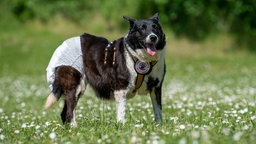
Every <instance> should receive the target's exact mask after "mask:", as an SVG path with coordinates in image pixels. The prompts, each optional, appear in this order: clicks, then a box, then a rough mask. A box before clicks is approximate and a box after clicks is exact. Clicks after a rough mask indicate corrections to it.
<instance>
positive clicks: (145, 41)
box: [124, 13, 166, 62]
mask: <svg viewBox="0 0 256 144" xmlns="http://www.w3.org/2000/svg"><path fill="white" fill-rule="evenodd" d="M124 19H125V20H127V21H129V23H130V31H129V33H128V34H127V35H126V36H125V43H126V45H127V47H128V50H129V51H130V53H131V54H132V55H133V56H135V57H137V58H138V59H139V60H140V61H147V62H149V61H157V60H158V59H159V57H160V56H161V53H162V51H163V49H164V46H165V43H166V42H165V34H164V32H163V31H162V28H161V25H160V24H159V23H158V13H156V14H155V15H154V16H153V17H151V18H148V19H143V20H136V19H134V18H130V17H127V16H124Z"/></svg>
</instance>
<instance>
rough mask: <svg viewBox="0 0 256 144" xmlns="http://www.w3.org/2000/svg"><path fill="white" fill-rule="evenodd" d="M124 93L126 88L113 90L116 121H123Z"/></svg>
mask: <svg viewBox="0 0 256 144" xmlns="http://www.w3.org/2000/svg"><path fill="white" fill-rule="evenodd" d="M126 95H127V90H118V91H115V92H114V97H115V101H116V118H117V122H121V123H125V109H126Z"/></svg>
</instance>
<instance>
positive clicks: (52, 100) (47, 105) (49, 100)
mask: <svg viewBox="0 0 256 144" xmlns="http://www.w3.org/2000/svg"><path fill="white" fill-rule="evenodd" d="M57 101H58V99H57V97H56V96H55V95H54V94H53V93H52V92H51V93H50V95H49V96H48V97H47V100H46V102H45V105H44V108H45V109H49V108H50V107H51V106H52V105H53V104H55V103H56V102H57Z"/></svg>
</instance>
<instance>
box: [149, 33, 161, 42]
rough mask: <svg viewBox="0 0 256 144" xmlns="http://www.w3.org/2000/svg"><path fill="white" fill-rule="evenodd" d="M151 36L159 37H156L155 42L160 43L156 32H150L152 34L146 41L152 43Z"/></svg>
mask: <svg viewBox="0 0 256 144" xmlns="http://www.w3.org/2000/svg"><path fill="white" fill-rule="evenodd" d="M151 36H155V37H156V38H157V39H156V42H154V43H158V40H159V38H158V36H157V35H156V34H154V33H150V34H149V35H148V36H147V37H146V43H152V41H151V39H150V37H151Z"/></svg>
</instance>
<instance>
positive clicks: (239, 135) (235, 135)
mask: <svg viewBox="0 0 256 144" xmlns="http://www.w3.org/2000/svg"><path fill="white" fill-rule="evenodd" d="M242 135H243V132H237V133H235V134H234V135H233V140H234V141H239V140H240V138H241V136H242Z"/></svg>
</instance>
